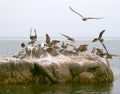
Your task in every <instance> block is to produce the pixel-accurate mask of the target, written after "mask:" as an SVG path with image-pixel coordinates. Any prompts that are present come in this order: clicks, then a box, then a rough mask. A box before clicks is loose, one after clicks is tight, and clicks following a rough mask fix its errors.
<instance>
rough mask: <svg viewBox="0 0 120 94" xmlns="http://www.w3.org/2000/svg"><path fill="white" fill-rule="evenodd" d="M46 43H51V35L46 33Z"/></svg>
mask: <svg viewBox="0 0 120 94" xmlns="http://www.w3.org/2000/svg"><path fill="white" fill-rule="evenodd" d="M46 43H47V44H49V43H50V36H49V35H48V34H46Z"/></svg>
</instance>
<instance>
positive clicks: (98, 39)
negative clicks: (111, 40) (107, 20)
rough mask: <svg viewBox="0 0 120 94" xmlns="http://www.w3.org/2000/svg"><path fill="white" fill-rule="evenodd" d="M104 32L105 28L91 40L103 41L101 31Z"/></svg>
mask: <svg viewBox="0 0 120 94" xmlns="http://www.w3.org/2000/svg"><path fill="white" fill-rule="evenodd" d="M104 32H105V30H102V31H101V32H100V34H99V36H98V38H94V39H93V41H92V42H96V41H100V42H103V39H102V36H103V33H104Z"/></svg>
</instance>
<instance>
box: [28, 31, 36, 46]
mask: <svg viewBox="0 0 120 94" xmlns="http://www.w3.org/2000/svg"><path fill="white" fill-rule="evenodd" d="M31 34H32V29H30V40H31V41H30V42H29V43H28V44H34V43H35V41H36V40H37V33H36V29H34V34H35V35H34V36H32V35H31Z"/></svg>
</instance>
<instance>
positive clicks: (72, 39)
mask: <svg viewBox="0 0 120 94" xmlns="http://www.w3.org/2000/svg"><path fill="white" fill-rule="evenodd" d="M61 35H62V36H64V37H66V38H67V40H70V41H73V42H75V39H74V38H71V37H69V36H67V35H65V34H62V33H61Z"/></svg>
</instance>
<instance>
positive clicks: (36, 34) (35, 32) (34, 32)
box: [34, 29, 37, 39]
mask: <svg viewBox="0 0 120 94" xmlns="http://www.w3.org/2000/svg"><path fill="white" fill-rule="evenodd" d="M34 33H35V38H36V39H37V33H36V29H34Z"/></svg>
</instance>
